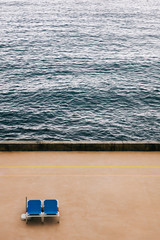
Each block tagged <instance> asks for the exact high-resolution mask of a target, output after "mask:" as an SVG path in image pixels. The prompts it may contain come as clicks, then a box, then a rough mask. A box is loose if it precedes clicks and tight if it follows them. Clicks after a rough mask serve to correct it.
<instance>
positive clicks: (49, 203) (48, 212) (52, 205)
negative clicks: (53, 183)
mask: <svg viewBox="0 0 160 240" xmlns="http://www.w3.org/2000/svg"><path fill="white" fill-rule="evenodd" d="M45 217H56V219H57V222H58V223H59V221H60V214H59V205H58V200H56V199H46V200H44V218H45ZM43 220H44V219H43Z"/></svg>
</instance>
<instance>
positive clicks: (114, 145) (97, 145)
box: [0, 141, 160, 151]
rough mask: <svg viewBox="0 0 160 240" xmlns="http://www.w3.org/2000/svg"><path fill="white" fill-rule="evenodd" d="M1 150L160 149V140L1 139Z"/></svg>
mask: <svg viewBox="0 0 160 240" xmlns="http://www.w3.org/2000/svg"><path fill="white" fill-rule="evenodd" d="M0 151H160V141H157V142H156V141H155V142H153V141H152V142H149V141H147V142H128V141H126V142H123V141H119V142H116V141H115V142H114V141H113V142H105V141H104V142H103V141H102V142H98V141H97V142H96V141H88V142H82V141H77V142H75V141H55V142H52V141H0Z"/></svg>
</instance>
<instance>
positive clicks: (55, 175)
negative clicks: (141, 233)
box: [0, 174, 160, 177]
mask: <svg viewBox="0 0 160 240" xmlns="http://www.w3.org/2000/svg"><path fill="white" fill-rule="evenodd" d="M0 177H160V175H128V174H107V175H103V174H102V175H101V174H99V175H97V174H95V175H57V174H35V175H28V174H27V175H19V174H17V175H0Z"/></svg>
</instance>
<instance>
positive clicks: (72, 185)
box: [0, 152, 160, 240]
mask: <svg viewBox="0 0 160 240" xmlns="http://www.w3.org/2000/svg"><path fill="white" fill-rule="evenodd" d="M33 166H34V167H33ZM26 196H27V197H28V199H42V200H44V199H48V198H56V199H58V200H59V204H60V214H61V220H60V224H56V223H55V222H54V221H53V220H52V219H48V220H46V222H45V223H44V224H41V222H40V220H39V219H37V220H34V221H30V222H29V224H28V225H26V224H25V222H24V221H21V219H20V216H21V214H22V213H24V212H25V197H26ZM0 214H1V218H0V239H6V240H32V239H35V240H36V239H39V240H41V239H43V240H44V239H45V240H52V239H56V240H62V239H65V240H70V239H71V240H72V239H75V240H79V239H85V240H94V239H96V240H97V239H99V240H101V239H104V240H106V239H109V240H151V239H154V240H159V238H160V152H0Z"/></svg>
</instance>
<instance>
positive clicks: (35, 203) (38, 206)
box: [26, 199, 42, 223]
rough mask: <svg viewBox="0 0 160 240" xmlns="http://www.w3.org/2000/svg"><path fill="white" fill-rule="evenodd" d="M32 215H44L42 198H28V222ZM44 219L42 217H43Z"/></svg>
mask: <svg viewBox="0 0 160 240" xmlns="http://www.w3.org/2000/svg"><path fill="white" fill-rule="evenodd" d="M32 217H42V203H41V200H28V201H27V199H26V223H27V221H28V219H30V218H32ZM41 220H42V218H41Z"/></svg>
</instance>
